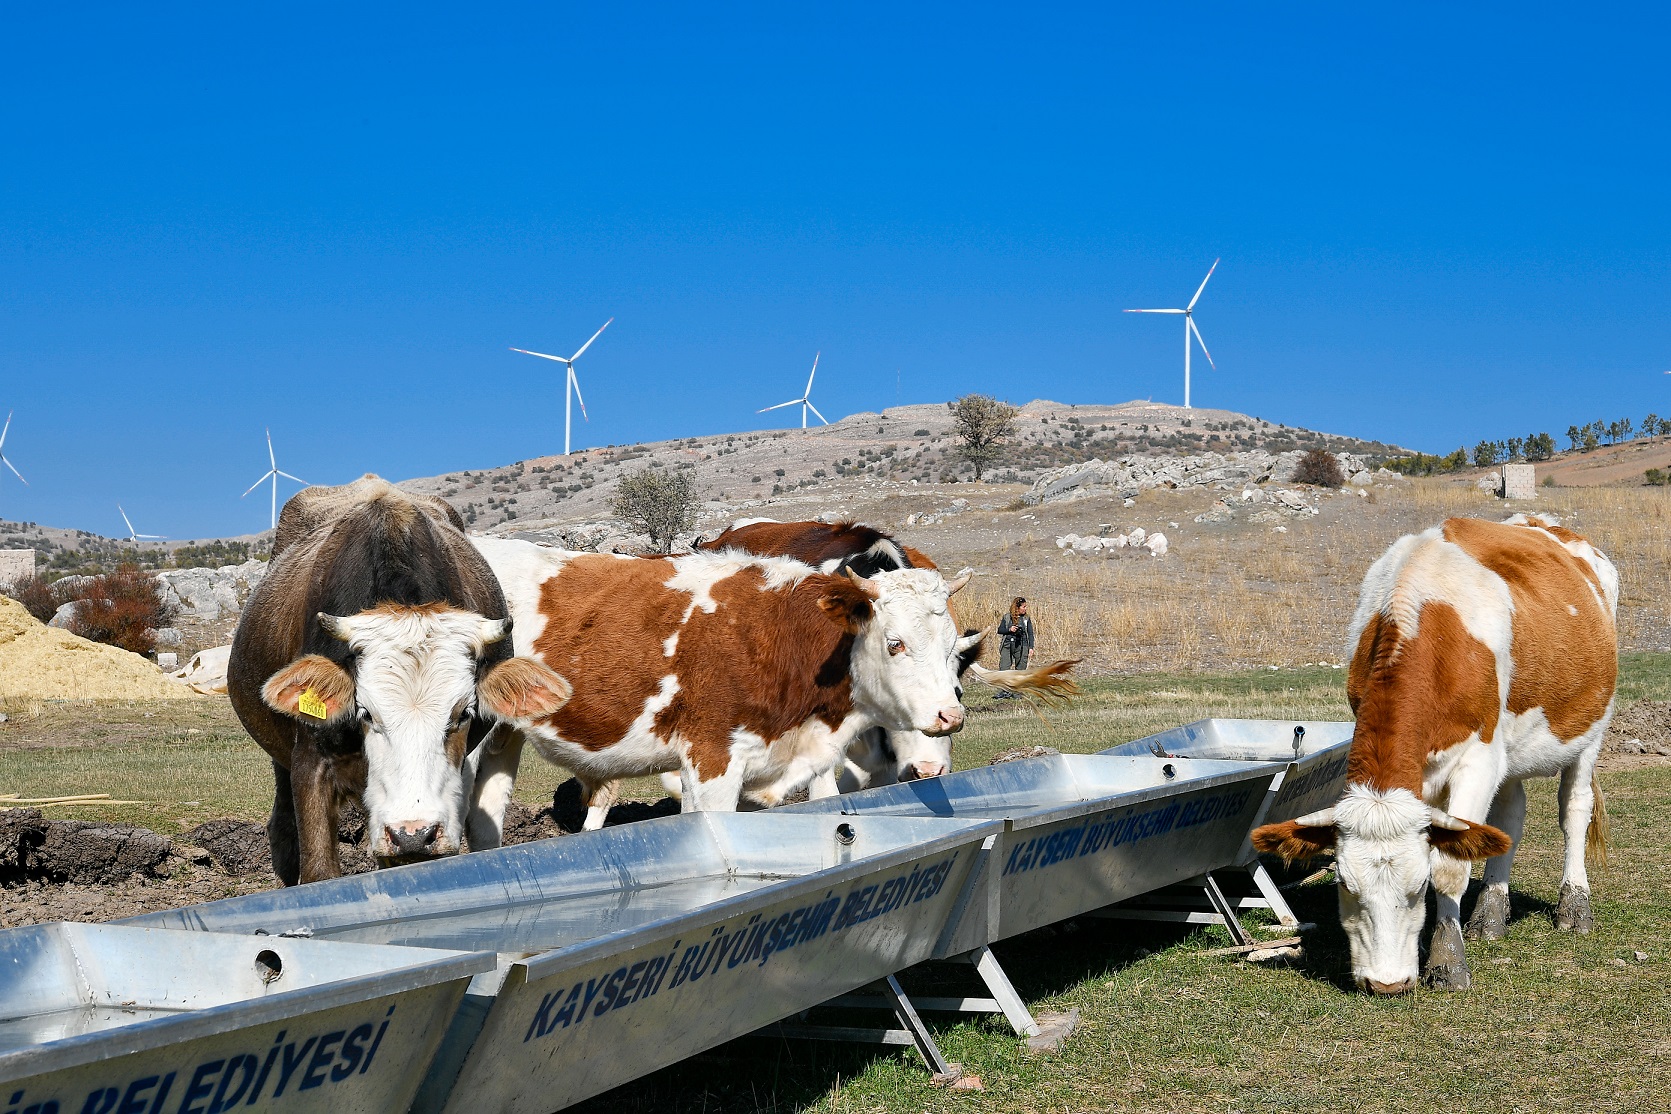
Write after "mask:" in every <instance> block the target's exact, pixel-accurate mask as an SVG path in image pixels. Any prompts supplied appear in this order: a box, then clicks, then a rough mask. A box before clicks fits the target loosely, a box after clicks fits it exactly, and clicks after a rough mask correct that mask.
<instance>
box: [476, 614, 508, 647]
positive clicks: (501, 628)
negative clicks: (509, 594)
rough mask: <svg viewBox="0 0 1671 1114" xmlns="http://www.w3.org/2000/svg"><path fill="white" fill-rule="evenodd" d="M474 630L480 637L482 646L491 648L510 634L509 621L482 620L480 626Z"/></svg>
mask: <svg viewBox="0 0 1671 1114" xmlns="http://www.w3.org/2000/svg"><path fill="white" fill-rule="evenodd" d="M476 629H477V631H478V632H479V633H480V634H481V636H482V645H483V646H491V645H493V644H494V643H495V642H498V641H499V640H500V639H502V638H504V637H505V636H506V635H507V634H509V633H511V621H510V620H509V619H483V620H482V624H481V626H480V627H478V628H476Z"/></svg>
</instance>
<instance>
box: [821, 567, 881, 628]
mask: <svg viewBox="0 0 1671 1114" xmlns="http://www.w3.org/2000/svg"><path fill="white" fill-rule="evenodd" d="M829 581H830V583H829V584H828V585H826V587H825V589H824V593H823V594H822V595H820V596H819V597H818V609H819V610H820V611H822V612H823V613H824V615H825V617H826V618H828V619H829V620H830V622H832V623H834V624H835V625H836V626H838V627H840V628H842V629H843V630H845V631H847V633H849V634H858V633H859V631H860V629H861V628H863V627H864V625H865V624H866V623H868V622H870V617H871V615H872V614H873V611H874V609H873V608H872V607H871V600H870V596H869V594H868V593H866V592H865V591H864V589H862V588H861V587H859V585H857V584H855V583H853V582H852V580H850V579H849V578H847V577H844V576H832V577H830V578H829Z"/></svg>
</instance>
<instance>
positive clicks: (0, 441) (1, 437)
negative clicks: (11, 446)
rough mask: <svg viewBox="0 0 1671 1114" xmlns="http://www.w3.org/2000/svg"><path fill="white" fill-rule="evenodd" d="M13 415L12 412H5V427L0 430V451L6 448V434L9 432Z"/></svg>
mask: <svg viewBox="0 0 1671 1114" xmlns="http://www.w3.org/2000/svg"><path fill="white" fill-rule="evenodd" d="M13 413H14V411H11V410H8V411H6V427H5V428H4V429H0V449H3V448H5V447H6V434H8V433H10V432H11V429H12V414H13Z"/></svg>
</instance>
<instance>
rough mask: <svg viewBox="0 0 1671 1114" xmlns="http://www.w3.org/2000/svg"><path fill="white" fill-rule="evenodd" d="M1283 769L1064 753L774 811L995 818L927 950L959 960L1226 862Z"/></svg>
mask: <svg viewBox="0 0 1671 1114" xmlns="http://www.w3.org/2000/svg"><path fill="white" fill-rule="evenodd" d="M1281 769H1282V767H1280V766H1278V765H1274V764H1265V765H1255V764H1249V763H1246V762H1213V761H1188V762H1177V761H1169V760H1165V759H1159V758H1153V757H1116V758H1110V757H1102V756H1098V755H1083V754H1063V755H1052V756H1047V757H1043V758H1031V759H1024V760H1021V761H1017V762H1005V763H1001V764H1000V765H997V766H986V767H983V768H980V769H974V770H963V771H961V772H959V773H955V774H947V775H945V776H944V777H938V778H930V779H926V780H920V781H910V782H903V783H900V784H898V785H889V786H884V787H881V788H877V789H868V790H865V791H863V792H860V793H849V794H846V795H844V796H841V797H828V798H823V799H821V800H816V801H809V802H807V803H806V804H801V805H794V806H790V807H789V808H784V809H778V810H777V814H778V815H780V816H781V815H785V814H795V813H807V812H820V813H831V812H835V813H839V814H841V815H848V816H866V817H870V816H877V815H886V816H922V817H930V816H933V817H944V818H955V819H971V818H980V819H998V820H1003V821H1004V831H1003V834H1002V835H1001V836H1000V838H999V840H998V842H997V845H996V847H995V849H994V852H993V853H992V854H991V855H990V856H989V857H988V862H987V863H986V864H985V868H984V872H983V874H982V876H981V877H980V878H979V879H978V880H977V883H976V884H975V885H974V886H973V887H972V888H971V891H970V898H969V901H968V902H967V905H966V907H965V908H963V909H961V910H960V911H959V916H958V919H957V922H956V923H955V925H953V926H951V927H950V928H949V930H948V932H947V933H946V934H945V937H944V938H943V939H942V941H941V942H940V944H939V946H937V948H936V950H935V953H934V954H935V957H936V958H947V957H950V956H954V955H961V954H963V953H965V952H969V951H972V950H974V949H975V948H978V947H981V946H982V945H985V944H989V943H991V942H993V941H996V940H1002V939H1005V938H1006V937H1010V936H1015V935H1018V934H1020V933H1023V932H1028V931H1031V930H1033V929H1035V928H1040V927H1042V926H1044V925H1047V924H1054V923H1056V922H1057V921H1062V920H1066V919H1067V918H1069V917H1074V916H1078V915H1079V914H1081V913H1086V912H1090V911H1091V910H1093V909H1099V908H1102V907H1103V906H1106V905H1111V904H1113V903H1115V902H1117V901H1122V900H1124V899H1126V898H1128V897H1132V896H1134V895H1137V894H1141V893H1145V892H1147V891H1149V890H1153V889H1158V888H1159V887H1161V886H1166V885H1170V884H1172V883H1174V882H1178V881H1181V880H1183V879H1185V878H1190V877H1192V876H1194V875H1198V874H1201V873H1203V872H1204V871H1208V870H1214V869H1217V868H1219V867H1223V866H1227V865H1229V864H1230V863H1232V862H1233V861H1234V859H1235V857H1236V855H1237V852H1238V850H1239V848H1240V846H1241V844H1242V841H1243V840H1244V839H1245V838H1246V835H1247V832H1248V829H1249V827H1250V826H1251V823H1252V819H1253V817H1254V815H1255V813H1256V812H1257V810H1258V809H1259V807H1260V805H1261V804H1262V803H1263V801H1264V798H1265V796H1266V792H1267V789H1268V787H1269V785H1270V783H1271V781H1272V779H1274V778H1275V777H1276V776H1277V774H1278V773H1279V772H1280V771H1281Z"/></svg>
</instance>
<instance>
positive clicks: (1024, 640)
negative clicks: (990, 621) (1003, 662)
mask: <svg viewBox="0 0 1671 1114" xmlns="http://www.w3.org/2000/svg"><path fill="white" fill-rule="evenodd" d="M1033 633H1034V632H1033V617H1032V616H1031V615H1023V616H1022V617H1021V621H1020V622H1011V620H1010V617H1009V616H1008V615H1005V616H1004V617H1003V618H1002V619H1000V620H998V637H999V638H1002V639H1004V640H1005V641H1008V642H1013V643H1014V644H1015V648H1016V649H1018V650H1025V651H1027V652H1028V653H1032V652H1033Z"/></svg>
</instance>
